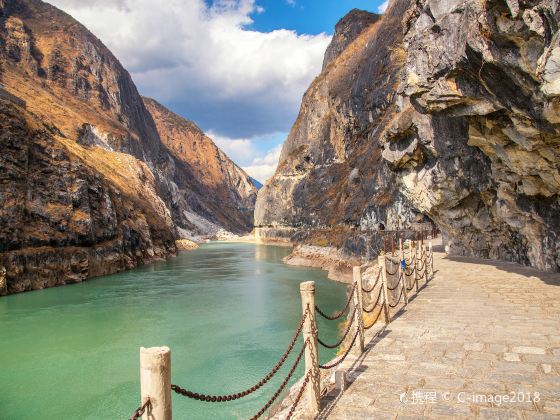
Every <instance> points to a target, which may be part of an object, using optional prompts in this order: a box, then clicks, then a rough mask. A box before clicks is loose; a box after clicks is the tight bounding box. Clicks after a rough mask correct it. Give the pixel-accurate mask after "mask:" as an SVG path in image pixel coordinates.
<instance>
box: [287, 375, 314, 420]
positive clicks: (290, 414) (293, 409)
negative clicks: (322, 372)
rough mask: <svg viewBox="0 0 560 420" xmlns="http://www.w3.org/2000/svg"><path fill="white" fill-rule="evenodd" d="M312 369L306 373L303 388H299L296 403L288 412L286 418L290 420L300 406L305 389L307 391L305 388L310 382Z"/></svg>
mask: <svg viewBox="0 0 560 420" xmlns="http://www.w3.org/2000/svg"><path fill="white" fill-rule="evenodd" d="M311 372H312V371H311V370H308V371H307V374H306V375H305V378H303V383H302V384H301V388H300V389H299V391H298V393H297V396H296V399H295V400H294V403H293V404H292V407H291V408H290V411H289V413H288V415H287V416H286V420H290V419H291V418H292V416H293V415H294V411H296V407H297V406H298V404H299V402H300V400H301V397H302V395H303V391H305V388H306V386H307V383H308V382H309V377H310V376H311Z"/></svg>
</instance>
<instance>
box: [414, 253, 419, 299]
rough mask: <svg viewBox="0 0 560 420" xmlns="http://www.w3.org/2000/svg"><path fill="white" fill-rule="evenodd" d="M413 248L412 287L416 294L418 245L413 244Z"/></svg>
mask: <svg viewBox="0 0 560 420" xmlns="http://www.w3.org/2000/svg"><path fill="white" fill-rule="evenodd" d="M413 248H414V271H413V274H414V285H415V287H416V293H418V269H417V267H418V244H413Z"/></svg>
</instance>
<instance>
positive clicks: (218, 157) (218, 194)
mask: <svg viewBox="0 0 560 420" xmlns="http://www.w3.org/2000/svg"><path fill="white" fill-rule="evenodd" d="M143 99H144V103H145V105H146V107H147V109H148V111H149V112H150V114H151V115H152V117H153V119H154V121H155V123H156V127H157V130H158V133H159V135H160V138H161V141H162V142H163V144H164V145H165V146H166V147H167V148H168V150H169V151H170V153H171V154H172V155H173V156H174V158H175V159H177V160H178V161H180V162H181V163H182V164H183V168H182V170H181V173H182V174H183V176H185V177H186V179H185V183H187V184H189V186H190V191H191V192H192V193H191V194H190V195H191V196H190V197H189V199H188V202H189V204H190V206H191V208H193V211H195V212H196V213H197V214H198V215H200V216H204V217H206V218H207V220H208V221H211V222H213V223H215V224H216V225H217V226H215V227H214V229H216V228H218V229H219V228H220V227H222V226H226V227H227V228H229V229H230V230H233V231H235V232H244V231H247V230H249V228H250V227H252V224H253V210H254V206H255V200H256V198H257V190H256V186H255V184H254V183H253V181H252V180H251V178H250V177H249V175H247V174H246V173H245V171H243V169H241V168H240V167H239V166H237V165H236V164H235V163H233V162H232V161H231V160H230V159H229V158H228V157H227V156H226V154H225V153H224V152H222V151H221V150H220V149H219V148H218V147H217V146H216V145H215V144H214V142H213V141H212V139H210V137H208V136H207V135H205V134H204V133H203V132H202V130H201V129H200V128H198V127H197V126H196V125H195V124H194V123H193V122H192V121H188V120H185V119H184V118H182V117H180V116H179V115H177V114H174V113H173V112H171V111H169V110H168V109H166V108H165V107H164V106H162V105H161V104H159V103H158V102H156V101H155V100H153V99H150V98H143ZM185 194H189V192H188V191H187V192H185ZM193 203H196V205H195V204H193ZM197 220H198V219H197ZM202 223H205V222H202ZM201 229H202V230H204V229H203V228H202V227H201ZM210 229H211V228H210ZM207 230H208V228H207Z"/></svg>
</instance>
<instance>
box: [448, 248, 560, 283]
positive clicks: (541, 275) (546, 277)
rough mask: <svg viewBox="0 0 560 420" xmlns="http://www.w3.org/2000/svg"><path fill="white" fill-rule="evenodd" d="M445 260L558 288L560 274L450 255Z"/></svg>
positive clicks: (500, 262) (495, 261)
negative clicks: (484, 267)
mask: <svg viewBox="0 0 560 420" xmlns="http://www.w3.org/2000/svg"><path fill="white" fill-rule="evenodd" d="M445 259H446V260H449V261H454V262H460V263H463V264H477V265H486V266H491V267H495V268H497V269H498V270H500V271H505V272H507V273H513V274H519V275H521V276H523V277H527V278H529V277H536V278H538V279H539V280H541V281H543V282H544V283H546V284H550V285H553V286H560V273H550V272H546V271H540V270H537V269H536V268H532V267H526V266H523V265H520V264H516V263H512V262H508V261H499V260H485V259H480V258H471V257H458V256H452V255H448V256H447V257H445Z"/></svg>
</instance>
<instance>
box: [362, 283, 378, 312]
mask: <svg viewBox="0 0 560 420" xmlns="http://www.w3.org/2000/svg"><path fill="white" fill-rule="evenodd" d="M382 294H383V289H379V295H377V299H376V300H375V303H374V304H373V306H372V307H371V309H365V308H364V307H362V310H363V311H364V312H365V313H367V314H370V313H372V312H373V310H374V309H375V307H376V306H377V304H378V303H379V299H381V295H382Z"/></svg>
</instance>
